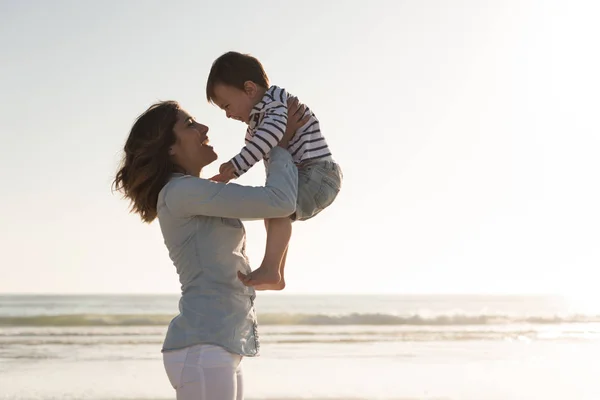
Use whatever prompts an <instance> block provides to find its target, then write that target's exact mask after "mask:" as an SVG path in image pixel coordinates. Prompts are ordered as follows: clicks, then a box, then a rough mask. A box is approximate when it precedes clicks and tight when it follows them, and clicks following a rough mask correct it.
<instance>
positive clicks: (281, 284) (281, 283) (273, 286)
mask: <svg viewBox="0 0 600 400" xmlns="http://www.w3.org/2000/svg"><path fill="white" fill-rule="evenodd" d="M254 289H256V290H283V289H285V280H284V279H283V278H281V280H280V281H279V282H277V283H272V284H266V283H263V284H260V285H256V286H254Z"/></svg>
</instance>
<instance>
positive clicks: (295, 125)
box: [279, 97, 310, 149]
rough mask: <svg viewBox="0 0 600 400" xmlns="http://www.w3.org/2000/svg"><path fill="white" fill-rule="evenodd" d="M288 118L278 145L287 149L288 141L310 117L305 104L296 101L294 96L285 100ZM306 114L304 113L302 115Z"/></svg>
mask: <svg viewBox="0 0 600 400" xmlns="http://www.w3.org/2000/svg"><path fill="white" fill-rule="evenodd" d="M287 106H288V118H287V125H286V128H285V133H284V135H283V137H282V138H281V141H280V142H279V146H280V147H283V148H284V149H287V147H288V145H289V144H290V141H291V140H292V138H293V137H294V135H295V134H296V131H297V130H298V129H300V128H301V127H302V126H303V125H304V124H306V123H307V122H308V120H309V119H310V113H306V106H305V105H304V104H302V103H300V102H299V101H298V98H296V97H290V98H289V99H288V101H287ZM304 114H306V115H304Z"/></svg>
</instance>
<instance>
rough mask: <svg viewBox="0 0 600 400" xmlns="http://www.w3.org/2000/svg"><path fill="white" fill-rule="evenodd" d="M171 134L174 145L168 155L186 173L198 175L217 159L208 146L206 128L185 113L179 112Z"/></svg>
mask: <svg viewBox="0 0 600 400" xmlns="http://www.w3.org/2000/svg"><path fill="white" fill-rule="evenodd" d="M173 132H174V133H175V143H174V144H173V145H172V146H171V148H170V152H169V154H170V155H171V156H172V157H173V161H174V162H175V163H176V164H177V165H179V166H180V167H182V168H184V169H185V170H186V172H187V173H189V174H193V175H198V174H200V171H201V170H202V168H203V167H205V166H207V165H208V164H210V163H211V162H213V161H215V160H216V159H217V153H215V151H214V150H213V148H212V146H209V144H208V135H207V134H208V127H207V126H206V125H202V124H199V123H198V122H196V121H195V120H194V118H193V117H191V116H190V115H189V114H188V113H187V112H186V111H184V110H179V112H178V115H177V122H176V123H175V127H174V128H173Z"/></svg>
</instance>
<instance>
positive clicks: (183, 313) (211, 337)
mask: <svg viewBox="0 0 600 400" xmlns="http://www.w3.org/2000/svg"><path fill="white" fill-rule="evenodd" d="M288 106H289V111H290V112H289V115H290V118H289V119H288V125H287V131H286V134H285V135H284V138H283V139H282V141H281V143H280V145H279V146H278V147H275V148H274V149H273V150H272V151H271V153H270V157H269V161H268V163H269V165H268V169H269V173H268V174H267V181H266V184H265V186H262V187H251V186H241V185H238V184H232V183H230V184H224V183H217V182H213V181H210V180H207V179H201V178H199V175H200V173H201V172H202V169H203V168H204V167H205V166H207V165H208V164H210V163H212V162H213V161H215V160H216V159H217V154H216V153H215V151H214V150H213V148H212V147H211V146H210V145H209V144H208V136H207V133H208V127H206V126H204V125H202V124H199V123H198V122H196V121H195V120H194V119H193V118H192V117H191V116H190V115H189V114H188V113H187V112H186V111H184V110H182V109H181V108H180V106H179V104H178V103H176V102H173V101H167V102H161V103H158V104H155V105H153V106H151V107H150V108H149V109H148V110H147V111H146V112H144V113H143V114H142V115H141V116H140V117H138V119H137V120H136V122H135V123H134V125H133V127H132V129H131V132H130V134H129V138H128V139H127V142H126V144H125V149H124V153H125V155H124V159H123V163H122V166H121V168H120V170H119V171H118V173H117V175H116V178H115V182H114V186H115V188H116V189H117V190H121V191H122V192H123V193H124V194H125V197H126V198H128V199H129V200H130V201H131V203H132V210H133V211H134V212H136V213H138V214H139V215H140V217H141V219H142V220H143V221H144V222H147V223H150V222H152V221H153V220H154V219H156V218H158V221H159V224H160V228H161V231H162V234H163V237H164V242H165V244H166V246H167V248H168V251H169V256H170V257H171V259H172V260H173V263H174V265H175V267H176V269H177V273H178V275H179V280H180V282H181V290H182V296H181V299H180V302H179V311H180V313H179V315H178V316H176V317H175V318H174V319H173V320H172V321H171V323H170V325H169V328H168V331H167V335H166V338H165V341H164V344H163V349H162V351H163V361H164V364H165V369H166V371H167V375H168V377H169V380H170V381H171V384H172V385H173V387H174V388H175V390H176V393H177V399H178V400H192V399H193V400H241V399H243V397H244V396H243V384H242V374H241V368H240V362H241V360H242V357H244V356H255V355H257V354H258V350H259V343H258V334H257V323H256V313H255V310H254V298H255V292H254V289H252V288H251V287H248V286H245V285H244V284H243V283H242V282H241V281H240V279H239V277H242V278H243V277H244V276H245V275H246V274H248V273H249V272H250V271H251V270H250V266H249V262H248V258H247V257H246V252H245V243H246V240H245V230H244V227H243V225H242V222H241V221H240V219H241V218H247V219H250V218H252V219H254V218H256V219H264V218H277V217H284V216H288V215H290V214H292V213H293V212H294V209H295V206H296V194H297V183H298V176H297V170H296V167H295V166H294V164H293V162H292V158H291V156H290V154H289V153H288V152H287V150H285V149H286V148H287V145H288V143H289V140H290V139H291V137H292V136H293V134H294V132H295V131H296V129H298V128H299V127H301V126H302V125H303V124H304V123H305V122H306V120H307V119H303V120H298V119H299V118H298V117H297V116H300V115H303V114H304V110H305V109H304V106H300V105H299V104H298V102H297V100H295V101H290V102H289V103H288ZM258 289H260V288H258Z"/></svg>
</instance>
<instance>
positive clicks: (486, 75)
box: [0, 0, 600, 293]
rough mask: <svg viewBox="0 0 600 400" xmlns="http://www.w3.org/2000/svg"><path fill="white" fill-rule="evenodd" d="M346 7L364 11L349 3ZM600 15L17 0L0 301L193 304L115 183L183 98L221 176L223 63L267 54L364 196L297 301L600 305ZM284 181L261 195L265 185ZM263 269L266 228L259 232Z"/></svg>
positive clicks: (535, 5)
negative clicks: (131, 297)
mask: <svg viewBox="0 0 600 400" xmlns="http://www.w3.org/2000/svg"><path fill="white" fill-rule="evenodd" d="M341 4H343V6H342V5H341ZM598 15H600V6H598V5H596V3H595V2H593V1H589V2H576V1H569V2H563V1H558V0H556V1H541V0H540V1H521V0H519V1H482V0H472V1H452V2H447V1H442V0H440V1H391V0H390V1H375V0H371V1H368V2H362V1H361V2H359V1H355V0H352V1H350V0H348V1H344V2H343V3H342V2H335V1H328V2H326V1H322V0H319V1H304V2H302V3H301V4H300V3H297V2H285V1H252V2H248V1H245V0H235V1H226V2H220V1H211V2H197V1H187V2H183V1H179V2H176V1H173V2H170V3H169V4H168V5H167V3H165V2H163V1H123V2H121V1H106V2H89V1H88V2H79V1H69V2H67V1H54V2H46V1H23V2H17V1H10V0H0V50H1V51H0V54H1V56H0V57H1V58H0V180H1V181H2V186H3V189H2V192H1V197H0V235H1V241H0V293H15V292H34V293H87V292H92V293H156V292H160V293H177V292H178V290H179V283H178V281H177V276H176V273H175V268H174V267H173V266H172V264H171V261H170V260H169V258H168V255H167V251H166V249H165V247H164V245H163V241H162V237H161V234H160V230H159V226H158V223H157V222H155V223H153V224H152V225H150V226H148V225H145V224H142V223H141V222H140V221H139V219H138V217H137V216H135V215H132V214H128V204H127V202H125V201H124V200H122V199H121V198H120V196H119V195H118V194H112V193H111V190H110V185H111V181H112V178H113V175H114V172H115V171H116V168H117V166H118V161H119V158H120V151H121V148H122V145H123V143H124V140H125V138H126V135H127V134H128V132H129V129H130V127H131V124H132V123H133V121H134V119H135V118H136V117H137V116H138V115H139V114H140V113H141V112H142V111H144V110H145V109H146V107H148V106H149V105H150V104H151V103H153V102H155V101H157V100H166V99H175V100H178V101H180V102H181V103H182V105H183V106H184V107H185V108H186V109H187V110H188V111H189V112H191V113H192V114H193V115H195V116H196V118H197V119H198V120H199V121H201V122H203V123H205V124H207V125H208V126H209V127H210V128H211V130H210V132H209V136H210V138H211V141H212V144H213V145H214V147H215V149H216V150H217V152H218V154H219V156H220V157H219V160H218V161H217V162H215V163H214V164H213V165H211V166H209V167H208V169H207V170H206V171H205V175H207V176H211V174H212V173H214V172H216V169H217V168H218V165H219V164H220V162H223V161H225V160H228V159H229V157H231V156H233V155H234V154H236V153H237V151H239V149H240V148H241V146H242V145H243V137H244V131H245V126H244V125H243V124H241V123H239V122H235V121H229V120H227V119H226V118H225V115H224V113H223V112H222V111H220V110H219V109H218V108H216V107H214V106H211V105H209V104H207V103H206V101H205V96H204V89H205V82H206V77H207V75H208V70H209V68H210V65H211V63H212V61H213V60H214V59H215V58H216V57H218V56H219V55H220V54H222V53H224V52H226V51H229V50H237V51H242V52H249V53H251V54H253V55H255V56H256V57H258V58H259V59H260V60H261V61H262V62H263V64H264V65H265V68H266V69H267V73H268V74H269V76H270V78H271V82H272V83H274V84H277V85H280V86H283V87H285V88H286V89H288V91H290V92H292V93H293V94H295V95H297V96H299V98H300V99H301V101H303V102H305V103H307V104H308V105H309V106H310V107H311V108H312V109H313V110H314V111H315V112H316V114H317V116H318V117H319V119H320V120H321V124H322V127H323V132H324V134H325V135H326V137H327V140H328V142H329V144H330V146H331V148H332V150H333V152H334V156H335V158H336V159H337V160H338V161H339V163H340V164H341V165H342V168H343V170H344V174H345V181H344V187H343V189H342V192H341V194H340V196H339V197H338V200H337V201H336V202H335V203H334V205H333V206H332V207H331V208H330V209H328V210H327V211H326V212H324V213H323V214H321V215H320V216H319V217H318V218H316V219H314V220H312V221H309V222H305V223H298V224H295V225H294V234H293V237H292V242H291V247H290V254H289V258H288V264H287V265H288V267H287V272H286V276H287V284H288V288H287V289H286V292H287V293H329V292H330V293H434V292H438V293H440V292H441V293H456V292H458V293H486V292H494V293H500V292H502V293H539V292H581V291H593V290H596V287H597V280H596V279H592V274H594V273H595V272H596V271H597V269H598V267H600V246H599V243H600V228H599V227H600V207H599V204H600V185H599V184H598V173H599V172H600V157H599V156H598V153H599V150H600V124H599V122H598V110H600V100H599V99H600V97H599V95H598V93H600V78H599V74H598V71H600V56H599V54H600V53H599V52H598V51H597V47H598V46H597V45H598V38H599V37H600V25H598V23H597V22H598ZM263 181H264V172H263V168H262V167H260V166H259V167H256V168H254V169H253V170H252V171H251V172H249V173H248V174H246V175H245V176H244V177H242V179H240V180H239V183H243V184H251V185H260V184H262V183H263ZM246 229H247V232H248V253H249V256H250V259H251V261H252V263H253V266H254V267H257V266H258V264H259V263H260V260H261V258H262V254H263V251H264V242H265V234H264V228H263V225H262V222H260V221H259V222H251V223H246Z"/></svg>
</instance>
